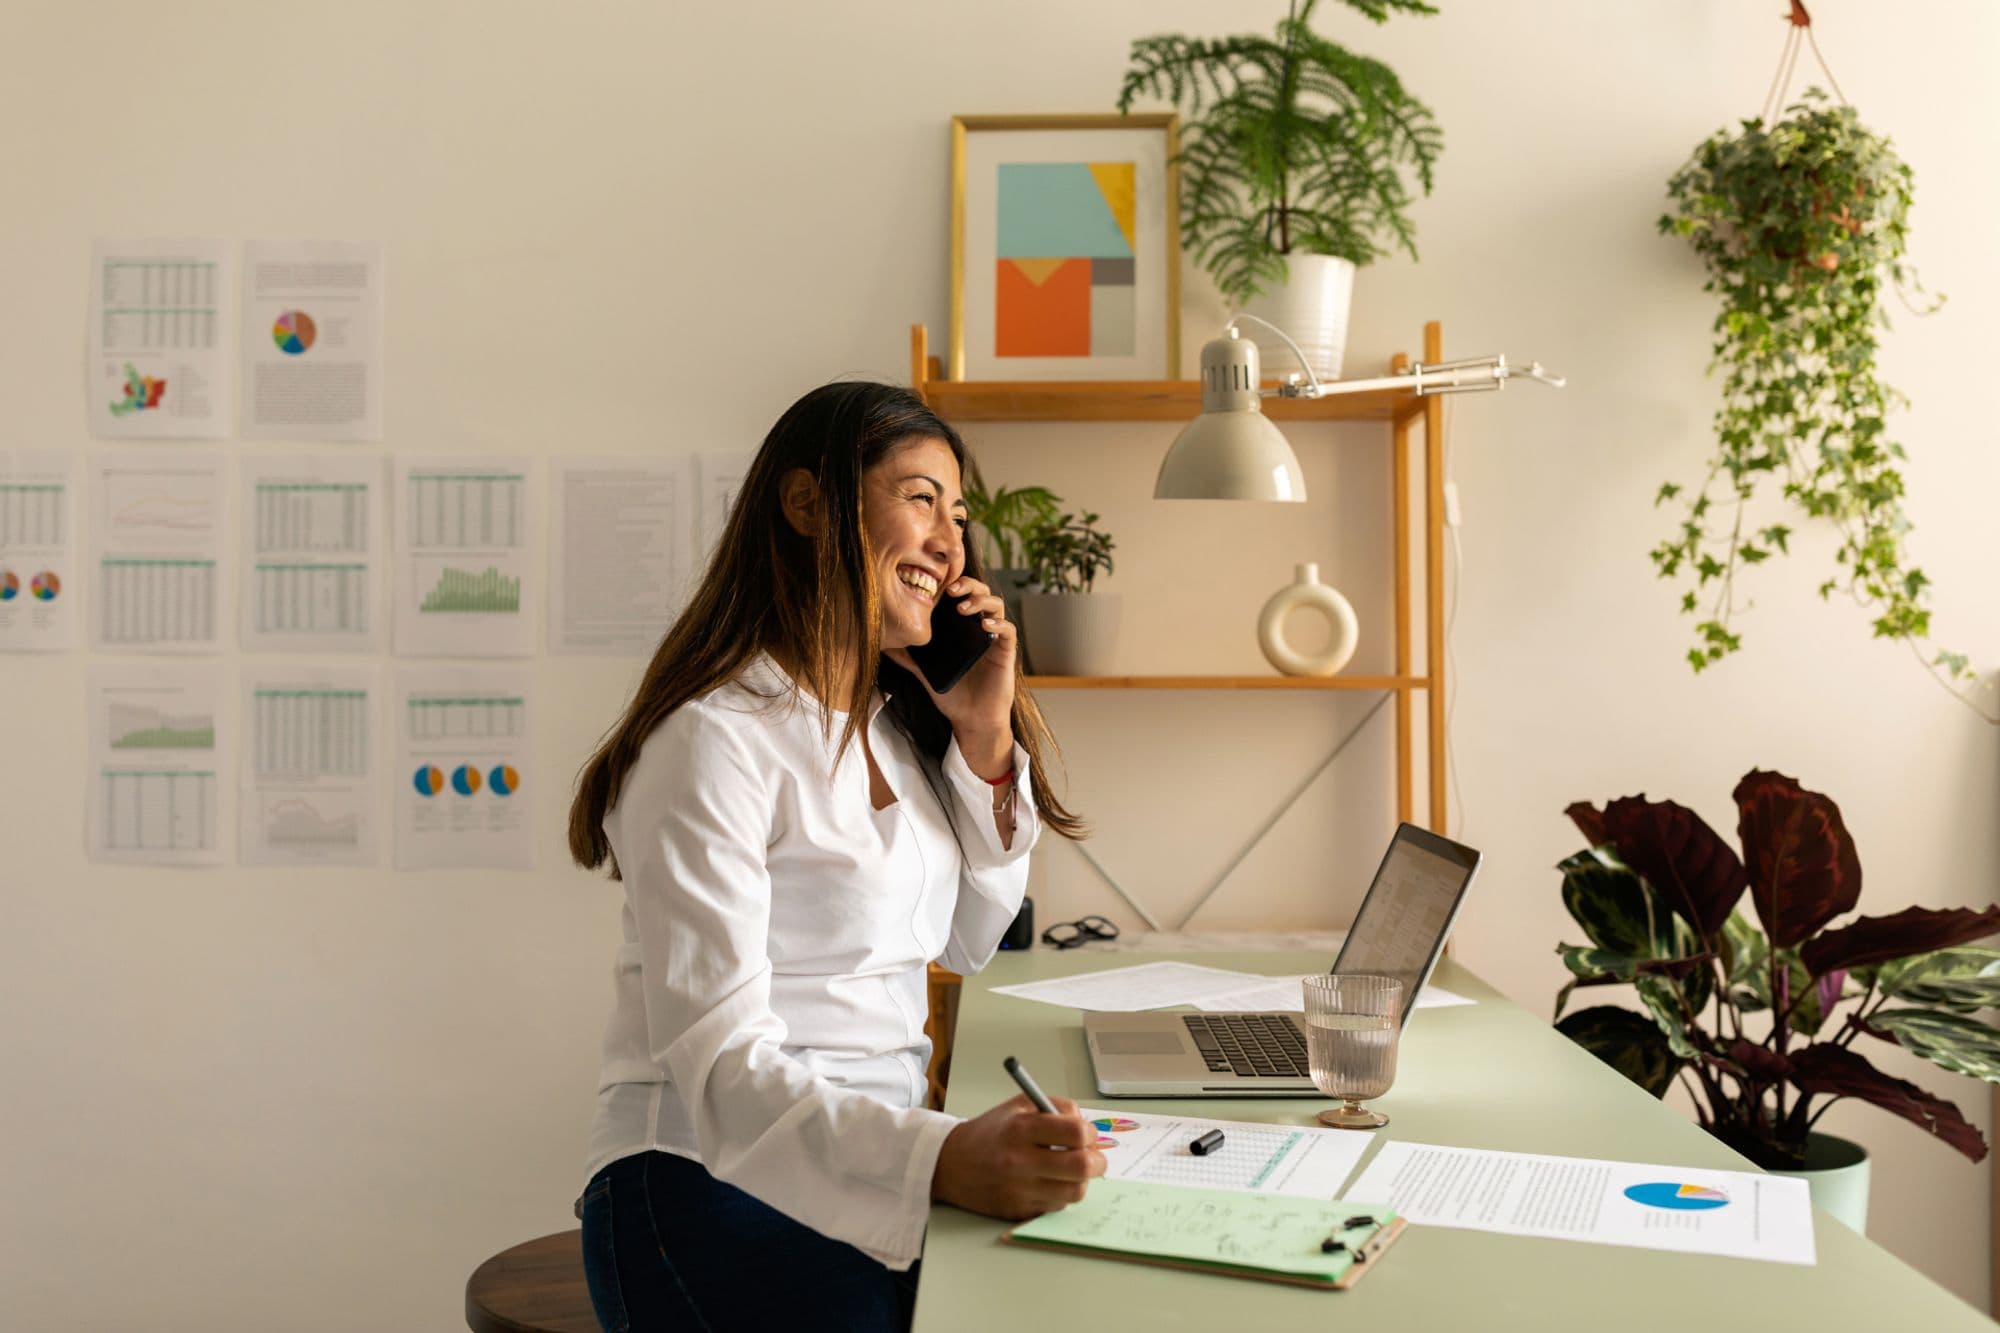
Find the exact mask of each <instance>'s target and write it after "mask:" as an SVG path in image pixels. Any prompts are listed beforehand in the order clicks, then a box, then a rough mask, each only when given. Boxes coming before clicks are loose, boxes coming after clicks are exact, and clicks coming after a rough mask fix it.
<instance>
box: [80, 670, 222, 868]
mask: <svg viewBox="0 0 2000 1333" xmlns="http://www.w3.org/2000/svg"><path fill="white" fill-rule="evenodd" d="M88 692H89V708H90V762H91V770H90V771H91V781H90V793H89V797H88V799H89V811H88V819H87V823H88V826H89V838H90V853H91V857H92V859H93V860H98V861H111V862H126V863H132V864H140V865H216V864H219V863H220V862H221V861H222V860H223V853H222V847H221V842H220V838H219V836H218V834H219V831H220V829H221V827H222V819H221V810H220V806H219V801H220V799H221V794H222V790H223V783H222V780H221V774H222V756H223V754H224V753H225V751H224V749H223V748H222V742H223V725H222V718H221V712H220V708H221V703H222V698H221V691H220V690H219V689H218V687H217V685H216V682H215V673H214V672H213V671H212V670H210V669H207V668H204V667H196V666H192V665H189V666H166V665H161V664H152V665H147V666H129V665H117V666H112V665H108V664H106V665H99V666H95V667H93V668H91V671H90V675H89V678H88Z"/></svg>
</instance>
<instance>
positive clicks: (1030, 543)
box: [1021, 510, 1120, 676]
mask: <svg viewBox="0 0 2000 1333" xmlns="http://www.w3.org/2000/svg"><path fill="white" fill-rule="evenodd" d="M1097 521H1098V520H1097V515H1096V514H1094V513H1091V512H1089V511H1088V510H1086V511H1084V512H1083V513H1082V514H1080V515H1079V514H1058V515H1056V516H1055V517H1054V518H1050V519H1047V520H1044V521H1043V522H1040V523H1037V524H1035V525H1034V526H1033V527H1031V528H1030V529H1029V530H1028V532H1027V536H1026V540H1025V542H1024V543H1023V554H1024V556H1025V558H1026V559H1027V562H1028V587H1029V591H1028V592H1025V593H1023V594H1022V596H1021V616H1022V631H1023V633H1024V635H1025V637H1026V638H1027V639H1028V641H1029V642H1031V643H1033V644H1034V646H1035V669H1036V670H1037V671H1040V672H1045V673H1047V674H1049V675H1052V676H1108V675H1110V674H1111V666H1112V662H1113V661H1114V660H1115V658H1116V657H1117V651H1118V616H1119V610H1120V599H1119V596H1118V594H1117V593H1104V592H1094V591H1092V585H1093V584H1095V583H1096V581H1097V576H1098V575H1099V574H1109V573H1110V572H1111V570H1112V560H1111V551H1112V548H1113V546H1114V545H1115V544H1116V543H1114V542H1113V541H1112V539H1111V537H1110V535H1109V534H1108V533H1105V532H1102V531H1100V530H1099V529H1098V527H1097Z"/></svg>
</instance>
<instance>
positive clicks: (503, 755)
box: [390, 667, 539, 870]
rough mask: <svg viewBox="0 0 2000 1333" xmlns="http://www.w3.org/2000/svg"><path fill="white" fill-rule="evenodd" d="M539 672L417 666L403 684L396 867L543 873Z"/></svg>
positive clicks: (395, 780) (394, 781)
mask: <svg viewBox="0 0 2000 1333" xmlns="http://www.w3.org/2000/svg"><path fill="white" fill-rule="evenodd" d="M534 680H535V677H534V673H533V672H532V671H530V670H528V669H527V668H525V667H521V668H513V667H509V668H502V669H494V668H485V669H481V668H477V667H467V668H446V667H430V668H414V667H413V668H408V669H406V670H404V671H403V672H402V673H401V675H400V676H399V678H398V680H397V695H396V768H395V771H394V772H393V773H392V774H391V775H390V789H391V790H392V791H394V792H395V794H396V868H397V869H398V870H429V869H433V868H437V867H444V866H464V867H475V868H483V869H492V870H532V869H534V866H535V784H536V782H537V781H538V778H539V775H538V774H537V773H536V771H535V745H534V742H535V727H534V707H533V705H534Z"/></svg>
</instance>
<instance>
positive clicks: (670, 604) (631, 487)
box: [549, 458, 693, 656]
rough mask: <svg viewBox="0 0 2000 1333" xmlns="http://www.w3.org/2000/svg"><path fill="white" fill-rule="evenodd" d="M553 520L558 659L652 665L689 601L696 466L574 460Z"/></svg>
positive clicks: (553, 621) (556, 486)
mask: <svg viewBox="0 0 2000 1333" xmlns="http://www.w3.org/2000/svg"><path fill="white" fill-rule="evenodd" d="M550 492H551V502H550V505H549V513H550V515H551V526H550V530H549V651H551V652H556V653H591V654H599V655H605V656H645V655H647V654H649V653H651V652H652V651H653V649H654V647H656V646H657V645H658V644H659V642H660V638H661V636H663V635H664V634H665V633H666V632H667V626H668V625H669V624H670V623H671V622H672V620H673V618H674V616H675V615H677V614H679V612H680V608H681V604H682V602H683V600H684V599H685V597H686V584H687V568H686V557H685V554H684V553H685V552H686V550H687V544H688V538H689V535H690V528H691V526H692V525H691V523H690V519H691V518H692V515H693V503H692V501H693V490H692V487H691V485H690V478H689V476H688V468H687V465H686V464H685V463H684V462H683V463H654V462H651V461H648V460H642V459H636V458H624V459H619V458H597V459H581V458H580V459H565V460H563V461H561V462H558V463H557V464H556V466H555V473H554V477H553V480H552V482H551V485H550Z"/></svg>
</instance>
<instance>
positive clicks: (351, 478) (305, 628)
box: [241, 454, 389, 653]
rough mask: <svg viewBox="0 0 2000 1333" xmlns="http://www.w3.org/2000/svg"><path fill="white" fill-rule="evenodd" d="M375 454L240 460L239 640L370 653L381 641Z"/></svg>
mask: <svg viewBox="0 0 2000 1333" xmlns="http://www.w3.org/2000/svg"><path fill="white" fill-rule="evenodd" d="M382 482H383V470H382V461H381V460H380V459H379V458H364V457H357V456H353V455H348V454H275V455H274V454H264V455H257V456H255V457H251V458H246V459H244V460H243V505H242V509H241V514H242V528H243V565H242V569H243V595H242V598H241V603H242V633H243V647H244V648H245V649H246V650H248V651H250V652H274V653H376V652H381V651H382V650H383V648H384V647H385V646H386V645H387V644H388V638H389V636H388V634H387V632H386V630H385V627H384V626H383V623H382V621H383V616H382V605H381V594H380V588H381V581H382V567H383V551H384V548H385V546H386V542H385V540H384V532H383V529H384V527H385V526H386V525H385V523H384V517H385V515H386V513H387V510H388V506H387V505H386V504H384V503H383V486H382Z"/></svg>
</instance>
